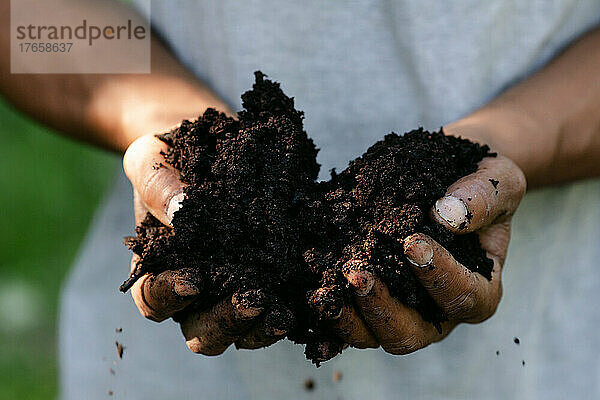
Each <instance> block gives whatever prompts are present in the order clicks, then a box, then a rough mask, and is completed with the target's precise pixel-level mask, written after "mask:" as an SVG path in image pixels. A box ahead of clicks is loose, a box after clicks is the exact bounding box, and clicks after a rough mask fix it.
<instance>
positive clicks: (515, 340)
mask: <svg viewBox="0 0 600 400" xmlns="http://www.w3.org/2000/svg"><path fill="white" fill-rule="evenodd" d="M513 342H515V344H516V345H517V346H518V345H520V344H521V341H520V340H519V338H518V337H516V336H515V338H514V339H513Z"/></svg>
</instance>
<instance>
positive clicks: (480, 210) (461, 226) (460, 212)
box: [431, 156, 527, 233]
mask: <svg viewBox="0 0 600 400" xmlns="http://www.w3.org/2000/svg"><path fill="white" fill-rule="evenodd" d="M526 186H527V184H526V180H525V175H523V172H522V171H521V169H520V168H519V167H517V165H516V164H515V163H514V162H512V161H511V160H509V159H508V158H506V157H502V156H497V157H486V158H484V159H483V160H482V161H481V162H479V164H478V168H477V171H476V172H474V173H472V174H470V175H467V176H465V177H463V178H461V179H459V180H458V181H456V182H455V183H454V184H452V185H451V186H450V187H449V188H448V190H447V191H446V195H445V196H444V197H443V198H441V199H439V200H438V201H437V202H436V203H435V205H434V207H433V208H432V210H431V215H432V218H433V219H434V220H435V221H437V222H439V223H441V224H442V225H444V226H446V227H447V228H448V229H449V230H451V231H452V232H455V233H467V232H473V231H474V230H477V229H479V228H481V227H483V226H486V225H490V224H491V223H493V222H495V221H497V220H498V219H499V218H501V217H509V216H511V215H512V214H514V212H515V210H516V209H517V206H518V205H519V202H520V201H521V199H522V198H523V195H524V194H525V190H526Z"/></svg>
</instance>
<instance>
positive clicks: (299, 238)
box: [122, 72, 495, 363]
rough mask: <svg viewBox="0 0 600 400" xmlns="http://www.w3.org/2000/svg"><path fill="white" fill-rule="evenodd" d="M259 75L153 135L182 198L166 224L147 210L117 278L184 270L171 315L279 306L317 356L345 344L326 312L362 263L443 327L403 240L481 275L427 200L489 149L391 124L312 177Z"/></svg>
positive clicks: (487, 265)
mask: <svg viewBox="0 0 600 400" xmlns="http://www.w3.org/2000/svg"><path fill="white" fill-rule="evenodd" d="M255 75H256V83H255V84H254V85H253V89H252V90H250V91H248V92H246V93H244V94H243V95H242V101H243V108H244V109H243V111H240V112H239V114H238V115H239V119H238V120H234V119H232V118H229V117H227V116H225V115H224V114H223V113H219V112H217V111H215V110H213V109H209V110H207V111H206V112H205V113H204V115H202V116H201V117H199V118H198V120H196V121H183V122H182V124H181V126H180V127H179V128H176V129H174V130H173V131H171V132H168V133H166V134H163V135H160V136H159V138H160V139H161V140H163V141H164V142H165V143H167V144H168V145H169V146H170V149H169V151H168V153H167V154H165V155H164V156H165V161H166V162H167V163H169V164H171V165H172V166H174V167H175V168H177V169H178V170H180V171H181V180H182V181H183V182H185V183H186V184H187V185H188V186H187V187H186V189H185V194H186V199H185V200H184V201H183V205H182V208H181V209H180V210H179V211H177V212H176V213H175V216H174V219H173V228H170V227H166V226H164V225H162V224H161V223H160V222H159V221H158V220H156V219H155V218H154V217H152V216H151V215H150V214H148V215H147V216H146V219H145V220H144V221H143V223H142V224H141V225H140V226H138V227H137V228H136V234H137V236H136V237H131V238H127V239H126V243H127V245H128V246H129V247H130V249H132V250H133V252H135V253H136V254H138V255H139V256H140V261H139V262H138V265H137V268H136V270H135V271H134V273H133V274H132V276H131V277H130V279H128V280H127V281H126V282H125V283H124V285H123V286H122V290H127V289H128V288H129V287H130V286H131V284H133V282H134V281H135V280H136V279H137V278H139V277H140V276H141V275H142V274H144V273H154V274H156V273H159V272H161V271H164V270H166V269H184V268H185V270H186V271H187V273H189V274H191V275H192V276H193V277H194V280H195V281H196V282H199V283H201V284H202V288H201V290H202V294H201V295H200V296H198V298H197V300H196V301H195V303H194V304H192V305H191V306H190V307H188V309H186V310H184V311H183V312H182V313H180V314H179V315H177V316H176V318H181V317H182V316H183V315H184V314H185V313H188V312H190V311H192V310H204V309H207V308H208V307H211V306H213V305H214V304H216V303H217V302H218V301H219V300H221V299H223V298H226V297H228V296H232V295H235V296H236V299H245V301H254V302H261V303H263V304H265V305H266V306H267V307H275V308H280V309H282V310H286V312H281V313H279V314H278V315H279V316H280V318H275V319H276V320H277V319H281V321H277V323H278V324H279V325H281V326H286V327H288V328H289V327H291V330H289V333H288V335H287V337H288V338H289V339H290V340H293V341H294V342H296V343H303V344H306V350H305V353H306V356H307V358H309V359H311V360H312V361H314V362H316V363H318V362H319V361H324V360H327V359H329V358H331V357H333V356H335V355H336V354H338V353H339V352H340V351H341V349H342V345H343V343H341V342H340V341H339V340H338V339H337V338H336V337H335V335H333V333H332V332H331V331H330V329H328V324H327V320H328V319H330V318H331V317H332V316H335V315H337V314H339V311H340V309H341V307H343V306H344V305H345V304H351V302H352V297H351V291H350V289H349V288H348V285H347V281H346V280H345V278H344V276H343V273H342V271H343V270H344V269H351V268H364V269H367V270H370V271H374V272H376V273H377V274H378V275H379V276H380V277H381V278H382V279H383V281H384V282H385V283H386V284H387V286H388V288H389V290H390V292H391V294H392V295H393V296H395V297H396V298H398V299H399V300H400V301H402V302H403V303H404V304H406V305H408V306H410V307H413V308H415V309H416V310H417V311H418V312H419V313H420V314H421V316H422V317H423V318H424V319H425V320H426V321H430V322H431V323H433V324H435V325H436V327H437V328H438V329H441V328H440V327H441V325H440V322H442V321H444V320H446V316H445V315H444V312H443V311H442V310H441V309H440V308H439V307H438V306H437V305H436V304H435V302H434V301H433V300H432V299H431V298H430V297H429V295H428V294H427V292H426V291H425V289H424V288H423V287H422V286H421V285H420V284H419V282H418V281H417V279H416V278H415V277H414V275H413V273H412V271H411V269H410V267H409V264H408V261H407V260H406V258H405V257H404V254H403V239H404V238H405V237H406V236H408V235H410V234H413V233H416V232H422V233H425V234H427V235H430V236H431V237H433V238H434V239H435V240H437V241H438V242H439V243H440V244H442V245H443V246H445V247H446V248H447V249H448V250H449V251H450V252H451V253H452V254H453V255H454V256H455V257H456V259H457V260H459V261H460V262H462V263H463V264H464V265H465V266H467V267H468V268H469V269H471V270H472V271H476V272H479V273H480V274H482V275H483V276H485V277H486V278H488V279H490V277H491V269H492V261H491V260H490V259H488V258H487V257H486V256H485V252H484V251H483V250H482V249H481V247H480V244H479V239H478V236H477V235H476V234H466V235H454V234H452V233H450V232H448V231H447V230H445V229H444V228H443V227H442V226H441V225H439V224H436V223H434V222H432V221H431V220H430V219H429V216H428V212H429V209H430V208H431V207H432V206H433V204H434V202H435V201H436V199H438V198H440V197H442V196H443V195H444V193H445V191H446V189H447V188H448V186H449V185H450V184H452V183H453V182H454V181H456V180H457V179H459V178H460V177H462V176H465V175H467V174H470V173H472V172H474V171H475V170H476V168H477V163H478V162H479V161H480V160H481V159H482V158H483V157H485V156H495V154H491V153H489V148H488V147H487V146H480V145H478V144H474V143H471V142H469V141H467V140H464V139H460V138H456V137H452V136H445V135H444V134H443V132H442V131H441V130H440V131H439V132H428V131H425V130H423V129H418V130H414V131H411V132H408V133H406V134H404V135H403V136H399V135H397V134H395V133H391V134H389V135H386V136H385V138H384V139H383V140H382V141H380V142H377V143H375V145H373V146H372V147H371V148H370V149H368V151H367V152H366V153H365V154H363V156H362V157H359V158H357V159H356V160H354V161H352V162H350V164H349V166H348V168H346V169H345V170H344V171H342V172H340V173H336V172H335V171H332V173H331V179H330V180H329V181H326V182H317V175H318V172H319V164H317V162H316V155H317V151H318V150H317V149H316V148H315V145H314V143H313V141H312V140H311V139H310V138H308V136H307V134H306V132H305V131H304V129H303V124H302V120H303V113H302V112H301V111H297V110H296V109H295V108H294V100H293V98H289V97H287V96H286V95H285V94H284V93H283V92H282V91H281V89H280V87H279V84H278V83H276V82H272V81H270V80H267V79H265V76H264V75H263V74H262V73H261V72H256V73H255ZM288 311H291V312H288Z"/></svg>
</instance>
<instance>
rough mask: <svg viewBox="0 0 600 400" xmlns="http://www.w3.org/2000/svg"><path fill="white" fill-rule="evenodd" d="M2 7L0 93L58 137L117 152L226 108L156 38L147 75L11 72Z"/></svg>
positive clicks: (110, 8) (4, 2) (111, 6)
mask: <svg viewBox="0 0 600 400" xmlns="http://www.w3.org/2000/svg"><path fill="white" fill-rule="evenodd" d="M8 3H9V1H8V0H1V1H0V8H2V10H1V11H2V12H1V13H0V14H1V15H2V17H0V18H2V20H3V22H4V23H3V24H2V25H3V26H2V28H0V50H1V54H2V60H1V61H0V91H1V92H2V94H3V95H4V97H6V99H7V100H9V101H10V102H11V103H13V104H14V105H15V106H16V107H17V108H19V109H21V110H22V111H24V112H25V113H27V114H29V115H31V116H32V117H34V118H36V119H38V120H40V121H41V122H43V123H45V124H47V125H50V126H52V127H53V128H55V129H57V130H58V131H59V132H61V133H65V134H67V135H70V136H72V137H75V138H77V139H80V140H84V141H86V142H90V143H93V144H96V145H99V146H102V147H104V148H107V149H110V150H114V151H119V152H122V151H124V150H125V149H126V148H127V146H128V145H129V144H130V143H131V142H132V141H133V140H135V139H136V138H137V137H139V136H140V135H143V134H147V133H153V132H160V131H164V130H166V129H168V128H169V127H170V126H172V125H174V124H176V123H177V122H179V121H181V120H182V119H184V118H195V117H197V116H198V115H199V114H200V113H202V112H203V111H204V110H205V109H206V108H207V107H215V108H218V109H221V110H224V111H226V110H227V108H226V106H225V104H223V102H222V101H220V100H219V99H218V98H217V96H215V95H214V94H213V93H212V92H211V91H210V90H208V89H207V88H206V87H205V86H203V85H202V84H201V83H200V82H198V81H197V80H196V79H195V78H194V77H193V75H192V74H191V73H190V72H189V71H187V70H186V69H185V68H184V67H183V66H182V65H181V64H180V63H179V62H178V61H177V60H176V59H175V58H174V57H173V56H172V55H171V54H170V53H169V52H168V51H167V49H166V48H165V47H164V46H163V45H162V44H161V43H160V42H159V41H158V40H157V39H156V38H152V45H151V46H152V48H151V70H152V72H151V73H150V74H56V75H54V74H39V75H38V74H27V75H23V74H11V73H10V56H9V51H10V32H9V27H10V23H9V22H10V21H9V16H10V13H9V12H8V11H9V9H8ZM98 4H102V7H105V9H103V10H102V12H111V13H127V12H131V10H129V9H127V8H125V7H123V6H122V5H120V4H118V3H117V2H95V3H94V7H97V6H98ZM91 11H96V9H93V10H91Z"/></svg>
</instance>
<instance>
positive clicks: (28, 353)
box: [0, 98, 120, 399]
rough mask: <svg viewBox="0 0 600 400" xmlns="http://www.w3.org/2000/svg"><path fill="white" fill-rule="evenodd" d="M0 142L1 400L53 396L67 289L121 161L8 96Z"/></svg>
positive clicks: (0, 113)
mask: <svg viewBox="0 0 600 400" xmlns="http://www.w3.org/2000/svg"><path fill="white" fill-rule="evenodd" d="M0 138H1V140H2V145H1V146H0V188H2V189H1V190H0V193H1V194H0V221H2V222H1V224H0V227H1V229H0V399H52V398H54V397H55V396H56V394H57V389H58V385H57V383H58V382H57V372H58V369H57V367H58V366H57V346H56V343H57V332H56V329H57V324H56V318H57V312H58V306H59V292H60V288H61V285H62V283H63V280H64V278H65V277H66V275H67V274H68V272H69V270H70V268H71V264H72V262H73V260H74V258H75V255H76V254H77V251H78V248H79V246H80V244H81V242H82V240H83V238H84V236H85V233H86V231H87V229H88V225H89V223H90V220H91V218H92V216H93V213H94V211H95V209H96V207H97V205H98V204H99V202H100V201H101V199H102V196H103V194H104V192H105V190H106V189H107V187H108V185H109V184H110V182H111V180H112V178H113V176H114V175H115V172H116V171H117V169H118V168H120V159H119V157H117V156H116V155H114V154H109V153H106V152H102V151H100V150H97V149H93V148H91V147H88V146H86V145H83V144H80V143H76V142H73V141H71V140H68V139H65V138H63V137H59V136H58V135H56V134H55V133H53V132H51V131H49V130H47V129H45V128H43V127H41V126H40V125H39V124H37V123H35V122H33V121H31V120H29V119H27V118H26V117H24V116H22V115H20V114H19V113H18V112H17V111H16V110H14V109H13V108H11V106H9V105H7V104H6V102H5V101H3V100H2V99H1V98H0Z"/></svg>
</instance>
